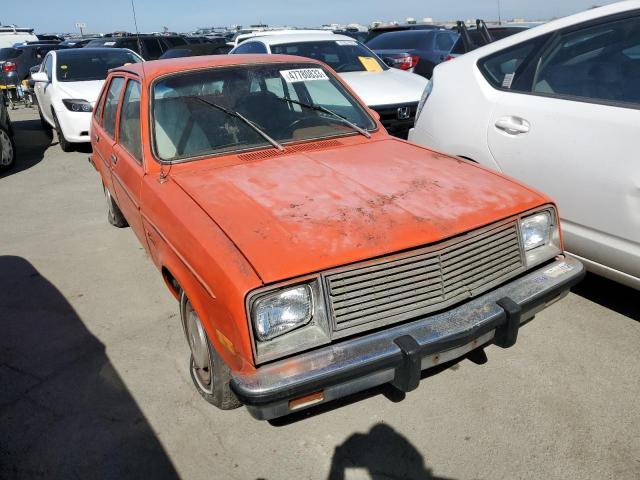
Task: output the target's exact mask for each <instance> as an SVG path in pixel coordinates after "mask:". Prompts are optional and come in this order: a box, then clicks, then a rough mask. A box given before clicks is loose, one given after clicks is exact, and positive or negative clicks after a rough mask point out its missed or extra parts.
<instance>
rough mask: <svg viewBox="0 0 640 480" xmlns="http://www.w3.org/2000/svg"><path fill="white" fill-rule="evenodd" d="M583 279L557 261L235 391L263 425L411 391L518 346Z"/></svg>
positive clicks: (280, 367) (242, 383)
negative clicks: (529, 327)
mask: <svg viewBox="0 0 640 480" xmlns="http://www.w3.org/2000/svg"><path fill="white" fill-rule="evenodd" d="M584 274H585V270H584V268H583V266H582V264H581V263H580V262H579V261H578V260H576V259H574V258H558V259H557V260H555V261H554V262H552V263H550V264H547V265H545V266H544V267H542V268H539V269H537V270H534V271H531V272H529V273H527V274H525V275H523V276H522V277H519V278H517V279H515V280H512V281H510V282H508V283H506V284H505V285H503V286H501V287H498V288H496V289H494V290H492V291H490V292H488V293H486V294H484V295H481V296H479V297H476V298H474V299H472V300H469V301H467V302H465V303H462V304H460V305H459V306H457V307H455V308H452V309H449V310H446V311H443V312H440V313H437V314H433V315H429V316H426V317H424V318H421V319H419V320H415V321H412V322H410V323H405V324H402V325H397V326H395V327H392V328H387V329H385V330H381V331H378V332H375V333H371V334H368V335H365V336H360V337H357V338H352V339H348V340H345V341H343V342H340V343H336V344H333V345H329V346H326V347H323V348H320V349H317V350H313V351H310V352H307V353H303V354H300V355H295V356H293V357H290V358H286V359H283V360H279V361H276V362H274V363H271V364H268V365H265V366H263V367H260V368H258V369H257V370H255V371H254V372H252V373H251V374H239V373H232V379H231V389H232V390H233V391H234V393H235V394H236V395H237V396H238V398H239V399H240V400H241V401H242V402H243V403H244V404H245V405H246V406H247V409H248V410H249V412H250V413H251V415H252V416H253V417H255V418H257V419H260V420H270V419H273V418H277V417H281V416H284V415H287V414H290V413H292V412H293V411H297V410H301V409H303V408H306V407H308V406H311V405H316V404H318V403H326V402H329V401H331V400H335V399H337V398H341V397H345V396H347V395H351V394H353V393H356V392H359V391H362V390H366V389H369V388H371V387H374V386H377V385H381V384H384V383H388V382H391V383H392V384H393V385H394V386H395V387H397V388H398V389H400V390H402V391H411V390H413V389H415V388H417V386H418V383H419V382H420V374H421V371H422V370H427V369H429V368H433V367H435V366H438V365H440V364H442V363H445V362H448V361H450V360H454V359H456V358H460V357H462V356H464V355H465V354H467V353H468V352H470V351H471V350H474V349H476V348H478V347H481V346H483V345H486V344H488V343H494V344H496V345H498V346H501V347H503V348H507V347H510V346H512V345H513V344H514V343H515V341H516V338H517V335H518V329H519V327H520V325H521V324H523V323H525V322H527V321H528V320H531V319H532V318H533V316H534V315H535V314H536V313H538V312H539V311H541V310H543V309H544V308H545V307H546V306H547V305H549V304H550V303H552V302H554V301H556V300H558V299H560V298H562V297H563V296H564V295H566V294H567V293H568V292H569V289H570V288H571V287H572V286H573V285H575V284H576V283H578V282H579V281H580V280H582V278H583V277H584ZM320 391H321V392H322V394H319V393H318V392H320ZM314 393H318V394H317V395H315V396H314V397H313V398H314V400H313V401H311V402H300V405H301V406H300V407H299V408H297V404H298V402H296V408H290V403H289V402H290V401H291V400H295V399H300V398H301V397H305V396H307V395H310V394H314Z"/></svg>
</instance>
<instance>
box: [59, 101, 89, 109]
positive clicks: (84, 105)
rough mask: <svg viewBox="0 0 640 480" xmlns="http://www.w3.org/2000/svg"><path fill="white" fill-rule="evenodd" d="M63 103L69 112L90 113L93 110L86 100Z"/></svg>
mask: <svg viewBox="0 0 640 480" xmlns="http://www.w3.org/2000/svg"><path fill="white" fill-rule="evenodd" d="M62 103H64V106H65V107H67V110H71V111H72V112H90V111H92V110H93V107H92V106H91V104H90V103H89V102H87V101H86V100H76V99H64V100H62Z"/></svg>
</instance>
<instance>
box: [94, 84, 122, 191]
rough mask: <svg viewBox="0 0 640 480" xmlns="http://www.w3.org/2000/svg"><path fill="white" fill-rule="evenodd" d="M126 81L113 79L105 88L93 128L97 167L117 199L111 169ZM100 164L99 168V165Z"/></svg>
mask: <svg viewBox="0 0 640 480" xmlns="http://www.w3.org/2000/svg"><path fill="white" fill-rule="evenodd" d="M124 82H125V79H124V77H121V76H114V77H111V81H110V82H109V85H108V86H107V87H105V90H104V93H103V97H104V98H103V99H101V100H100V103H99V104H98V105H99V107H96V118H95V121H94V122H93V125H92V128H91V136H92V137H91V144H92V146H93V152H94V154H95V155H94V158H96V157H97V160H94V162H95V163H96V167H97V168H99V169H100V171H102V172H103V175H102V181H103V182H104V187H105V188H106V189H107V190H109V192H110V193H111V196H113V197H115V195H114V189H113V181H112V178H111V168H112V162H113V158H114V152H113V147H114V145H115V142H116V140H115V139H116V118H117V117H116V115H117V112H118V103H119V101H120V97H121V94H122V90H123V87H124ZM98 163H99V164H100V165H99V166H98V165H97V164H98Z"/></svg>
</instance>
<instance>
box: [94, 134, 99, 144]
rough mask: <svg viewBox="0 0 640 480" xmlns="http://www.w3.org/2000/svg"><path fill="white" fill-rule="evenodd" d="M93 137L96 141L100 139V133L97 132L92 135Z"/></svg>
mask: <svg viewBox="0 0 640 480" xmlns="http://www.w3.org/2000/svg"><path fill="white" fill-rule="evenodd" d="M93 138H94V139H95V140H96V143H98V142H99V141H100V135H98V134H97V133H96V134H95V135H94V136H93Z"/></svg>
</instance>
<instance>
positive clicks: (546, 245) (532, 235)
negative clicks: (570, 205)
mask: <svg viewBox="0 0 640 480" xmlns="http://www.w3.org/2000/svg"><path fill="white" fill-rule="evenodd" d="M520 234H521V236H522V244H523V247H524V251H525V257H526V261H527V267H528V268H530V267H533V266H535V265H537V264H539V263H542V262H544V261H546V260H549V259H551V258H553V257H555V256H556V255H558V254H559V253H562V251H561V249H560V227H559V225H558V219H557V216H556V214H555V210H553V209H545V210H543V211H540V212H537V213H534V214H533V215H529V216H527V217H524V218H521V219H520Z"/></svg>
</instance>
